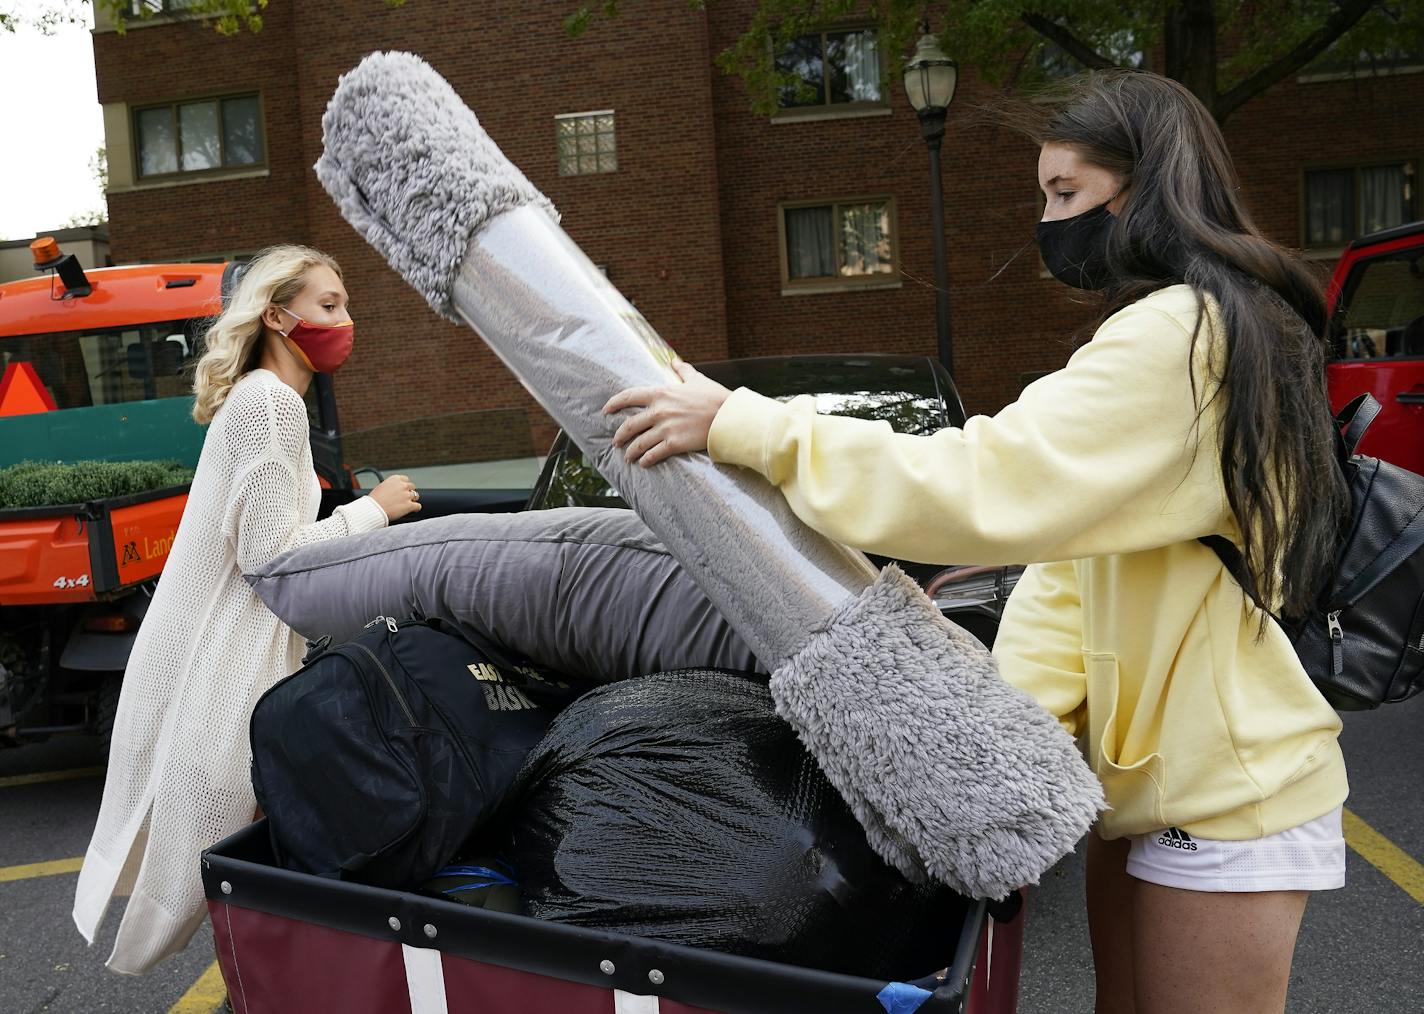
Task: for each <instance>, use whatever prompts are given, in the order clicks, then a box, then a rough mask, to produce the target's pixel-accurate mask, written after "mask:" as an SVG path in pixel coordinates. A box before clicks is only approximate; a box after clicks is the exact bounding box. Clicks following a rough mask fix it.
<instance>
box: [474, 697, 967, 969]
mask: <svg viewBox="0 0 1424 1014" xmlns="http://www.w3.org/2000/svg"><path fill="white" fill-rule="evenodd" d="M506 804H507V809H506V811H505V819H504V821H503V822H502V823H503V826H505V827H506V828H507V829H508V831H507V833H508V839H507V841H506V843H505V845H506V854H507V855H509V856H511V857H512V858H513V860H514V862H515V863H516V865H517V867H518V872H519V881H520V889H521V891H522V904H523V910H524V912H525V913H526V914H528V915H531V916H534V917H536V918H540V919H549V920H553V921H557V922H564V923H571V924H574V925H578V926H585V927H591V928H597V929H605V930H614V931H618V932H622V933H629V934H633V935H636V936H644V937H650V938H653V939H656V940H662V941H669V942H673V943H680V944H686V945H688V946H693V947H703V948H710V949H714V950H719V951H724V952H728V953H731V954H739V955H743V956H747V957H758V958H765V959H769V960H774V961H781V962H786V963H790V964H796V965H803V966H806V967H811V968H819V969H825V970H828V971H836V972H843V973H846V974H853V975H864V976H867V977H870V978H879V979H905V978H914V977H918V976H922V975H925V974H926V973H929V972H932V971H934V970H935V969H939V968H943V967H944V966H945V965H947V964H948V963H949V961H950V958H951V956H952V952H953V949H954V945H955V942H956V940H957V938H958V935H959V932H960V926H961V920H962V918H963V914H964V908H965V903H964V901H963V900H962V899H961V898H960V897H959V896H958V895H956V894H954V893H953V892H951V891H949V890H948V889H947V888H943V887H940V886H938V885H914V884H911V883H909V882H908V881H907V880H905V878H904V877H902V876H901V875H900V874H899V872H897V871H896V870H893V869H892V868H890V867H889V866H887V865H885V863H884V862H883V861H881V859H880V858H879V857H878V856H876V855H875V853H874V852H873V851H872V850H871V848H870V846H869V845H868V844H867V843H866V840H865V834H864V832H863V831H862V830H861V828H860V825H859V824H858V823H857V822H856V820H855V818H854V816H852V814H851V812H850V809H849V808H848V807H847V806H846V804H845V802H844V801H843V800H842V799H841V798H840V796H839V795H838V794H837V793H836V791H835V789H834V788H833V787H832V786H831V784H830V782H829V781H827V779H826V778H825V776H824V775H823V774H822V773H821V771H820V769H819V768H818V767H817V766H816V763H815V761H814V760H813V759H812V758H811V756H810V755H809V754H808V753H806V751H805V750H804V749H803V748H802V747H801V745H800V743H799V742H798V741H797V739H796V736H795V733H794V732H793V731H792V730H791V728H790V726H788V725H787V724H786V723H784V722H783V721H781V719H779V718H778V717H777V716H776V713H775V711H774V709H773V706H772V701H771V694H770V692H769V691H768V689H767V685H766V681H765V678H756V677H750V676H744V675H740V674H733V673H726V672H716V671H709V670H693V671H685V672H677V673H659V674H657V675H652V676H645V677H640V678H637V679H632V680H626V681H623V682H620V683H615V684H611V685H609V686H605V687H600V688H599V689H596V690H593V691H591V692H589V693H587V694H585V695H584V696H583V697H581V698H580V699H579V700H578V701H576V702H574V703H573V704H571V705H570V706H569V707H568V708H566V709H565V710H564V712H563V713H562V714H561V715H560V716H559V717H558V718H557V719H555V720H554V723H553V725H552V726H551V727H550V729H549V732H548V734H547V735H546V736H545V737H544V739H543V740H542V741H541V743H540V744H539V745H538V746H536V747H535V748H534V750H533V751H532V752H531V753H530V755H529V758H528V760H527V761H526V762H525V765H524V768H523V769H522V770H521V771H520V774H519V776H518V778H517V779H516V780H515V784H514V785H513V786H512V787H511V789H510V793H509V795H508V796H507V797H506Z"/></svg>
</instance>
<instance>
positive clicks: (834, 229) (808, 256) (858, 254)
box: [781, 197, 898, 287]
mask: <svg viewBox="0 0 1424 1014" xmlns="http://www.w3.org/2000/svg"><path fill="white" fill-rule="evenodd" d="M781 240H782V242H781V273H782V281H783V282H784V283H785V284H786V285H787V286H790V287H795V286H806V285H826V284H852V285H857V284H864V283H866V282H875V281H890V280H897V277H896V276H897V271H896V268H897V254H898V251H897V249H896V241H895V202H894V200H893V199H892V198H888V197H879V198H868V199H857V200H847V201H837V202H835V203H831V204H803V203H796V204H791V205H785V206H783V207H782V208H781Z"/></svg>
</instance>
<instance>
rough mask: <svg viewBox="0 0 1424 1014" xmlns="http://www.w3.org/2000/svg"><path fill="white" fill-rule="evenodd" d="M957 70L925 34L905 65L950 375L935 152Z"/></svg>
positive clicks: (939, 330)
mask: <svg viewBox="0 0 1424 1014" xmlns="http://www.w3.org/2000/svg"><path fill="white" fill-rule="evenodd" d="M958 81H959V67H958V65H957V64H956V63H955V62H954V61H953V60H951V59H950V58H949V57H947V56H945V55H944V53H942V52H940V48H939V43H937V42H936V41H935V37H934V36H933V35H930V34H928V32H927V33H926V34H925V35H923V36H921V37H920V42H919V45H917V46H916V47H915V55H914V57H913V58H912V59H911V60H910V62H909V63H907V64H905V93H906V94H907V95H908V96H909V97H910V105H911V106H913V107H914V110H915V114H916V115H917V116H919V118H920V133H921V134H922V135H923V137H924V139H925V145H926V147H928V148H929V150H930V227H931V228H932V229H933V230H934V262H935V263H934V267H935V334H936V336H937V337H938V339H939V360H940V362H941V363H943V364H944V368H945V369H946V370H949V371H950V373H951V374H952V373H953V372H954V346H953V345H952V344H951V341H950V334H949V266H948V263H947V262H946V259H945V251H944V191H943V189H942V187H941V184H940V166H939V148H940V142H941V141H943V140H944V120H945V114H946V113H948V111H949V104H950V103H951V102H953V101H954V86H955V85H956V84H957V83H958Z"/></svg>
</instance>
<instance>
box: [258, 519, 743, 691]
mask: <svg viewBox="0 0 1424 1014" xmlns="http://www.w3.org/2000/svg"><path fill="white" fill-rule="evenodd" d="M246 577H247V583H248V584H249V585H251V586H252V590H253V591H255V592H256V593H257V597H258V598H260V599H261V600H262V602H263V603H264V604H265V605H266V606H267V608H268V609H271V610H272V612H273V613H275V614H276V615H277V616H278V617H280V618H281V619H282V622H284V623H286V624H287V626H289V627H291V628H292V629H293V630H295V631H297V632H298V633H299V634H301V635H303V636H304V637H306V638H307V639H309V640H315V639H317V638H318V637H322V636H324V635H325V636H330V637H332V638H333V639H335V640H338V641H344V640H347V639H349V638H351V637H354V636H355V635H356V634H358V633H359V632H360V631H361V628H362V627H364V626H365V625H366V624H367V623H369V622H370V621H371V619H372V618H374V617H376V616H394V617H396V618H398V619H404V618H405V617H408V616H415V615H419V616H424V617H426V618H428V619H440V620H446V621H448V622H449V623H451V624H453V625H454V626H455V627H456V629H458V630H461V631H463V632H465V633H466V634H474V635H476V636H477V637H484V638H488V639H490V640H492V641H495V642H496V643H498V644H502V645H504V646H505V647H506V648H508V649H509V650H510V651H512V652H514V653H515V654H518V655H523V656H525V657H526V658H532V659H534V660H535V661H537V662H541V663H543V664H544V665H547V666H549V667H550V668H552V669H554V670H555V671H557V672H561V673H564V674H565V675H568V676H575V677H579V678H581V679H587V680H595V681H597V682H600V683H606V682H609V681H611V680H618V679H623V678H625V677H628V676H642V675H644V674H646V673H650V672H665V671H670V670H676V669H692V668H702V667H704V666H709V665H712V666H716V667H717V668H719V669H741V670H761V667H760V665H759V664H758V662H757V660H756V658H754V657H753V655H752V652H751V649H750V648H748V647H747V643H746V642H745V641H743V640H742V639H741V638H740V637H738V636H737V634H736V632H735V631H733V630H732V627H731V624H729V623H728V622H727V621H726V620H725V619H723V617H722V614H721V613H720V612H718V611H717V609H716V608H715V607H714V606H713V605H712V603H711V602H709V601H708V599H707V596H706V594H704V593H703V591H702V589H701V588H699V587H698V586H697V583H696V582H694V581H693V580H692V577H691V576H690V575H689V574H688V573H687V571H685V570H683V569H682V566H681V565H680V564H679V563H678V562H677V560H675V559H673V557H672V556H671V555H670V554H669V553H668V551H667V549H666V548H664V547H663V546H662V544H661V543H659V542H658V541H657V539H656V538H654V537H653V533H652V532H650V531H648V528H647V526H646V525H644V524H643V522H642V521H640V520H638V516H637V515H636V514H634V513H633V512H632V511H629V510H620V509H615V508H607V507H564V508H560V509H559V510H547V511H525V512H522V513H519V514H458V515H454V516H451V517H444V518H431V519H430V520H429V521H420V522H416V523H414V524H406V525H396V526H394V527H392V528H386V529H383V530H381V531H376V532H368V533H367V534H365V535H353V536H350V537H349V538H345V539H327V540H325V541H323V542H313V543H311V544H310V545H306V546H301V547H299V548H297V549H293V550H289V551H288V552H286V553H283V554H282V555H281V556H279V557H277V558H276V559H274V560H271V561H270V562H268V563H266V564H264V565H263V566H261V567H259V568H257V569H256V570H255V571H253V572H252V573H250V574H247V575H246ZM761 671H765V670H761Z"/></svg>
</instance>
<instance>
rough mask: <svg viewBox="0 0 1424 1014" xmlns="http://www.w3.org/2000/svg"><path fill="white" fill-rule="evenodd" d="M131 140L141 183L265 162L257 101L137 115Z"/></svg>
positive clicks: (187, 105)
mask: <svg viewBox="0 0 1424 1014" xmlns="http://www.w3.org/2000/svg"><path fill="white" fill-rule="evenodd" d="M134 136H135V137H136V138H137V142H138V143H137V144H136V145H135V150H136V152H137V160H138V174H139V176H141V177H151V176H170V175H174V174H177V173H196V172H207V171H210V170H215V169H219V170H220V169H235V168H242V167H245V166H255V165H261V164H262V163H263V161H264V159H265V153H264V151H263V139H262V108H261V103H260V101H259V100H258V97H257V96H256V95H233V96H229V97H225V98H214V99H204V100H202V101H198V102H174V103H169V104H167V105H162V106H147V107H145V108H142V109H137V110H135V111H134Z"/></svg>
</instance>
